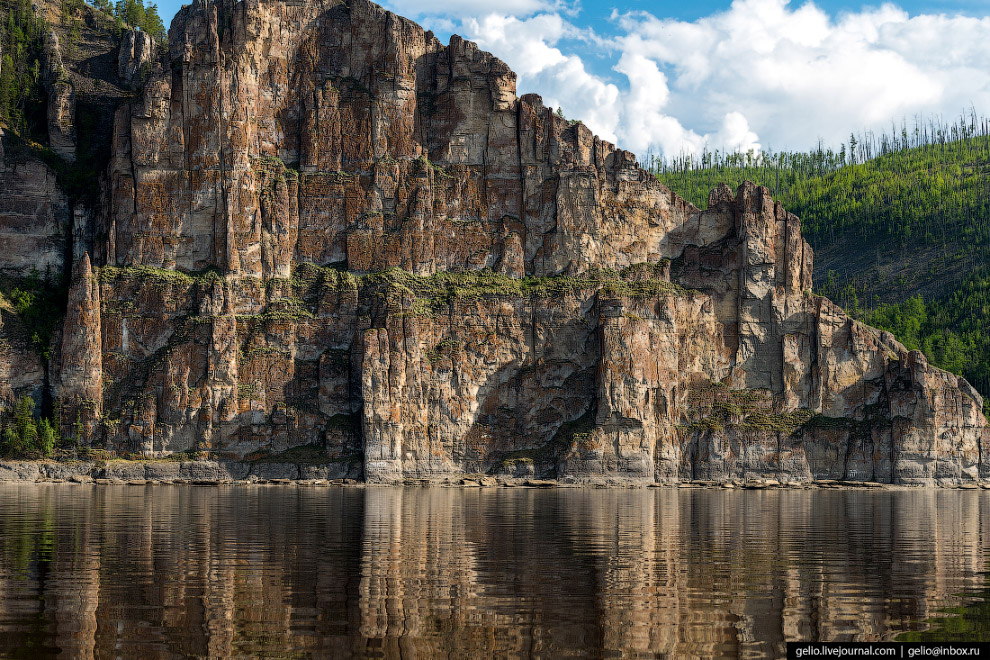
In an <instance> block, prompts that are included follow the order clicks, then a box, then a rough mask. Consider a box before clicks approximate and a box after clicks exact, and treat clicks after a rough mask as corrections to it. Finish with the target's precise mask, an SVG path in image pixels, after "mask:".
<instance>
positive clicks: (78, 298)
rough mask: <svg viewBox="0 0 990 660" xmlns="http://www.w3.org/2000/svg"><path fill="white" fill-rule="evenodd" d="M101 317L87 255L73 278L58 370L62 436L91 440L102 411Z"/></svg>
mask: <svg viewBox="0 0 990 660" xmlns="http://www.w3.org/2000/svg"><path fill="white" fill-rule="evenodd" d="M101 315H102V312H101V305H100V288H99V284H98V283H97V281H96V279H95V278H94V277H93V270H92V266H91V264H90V260H89V254H88V253H86V254H83V256H82V259H81V260H80V261H79V262H78V264H77V266H76V270H75V272H74V273H73V274H72V287H71V288H70V290H69V301H68V306H67V309H66V315H65V328H66V331H65V333H64V334H63V339H62V351H61V353H62V356H61V357H62V364H61V369H60V370H59V374H60V376H61V388H62V391H63V392H64V393H65V394H64V396H63V402H62V404H63V407H64V410H63V415H62V422H63V425H64V426H65V428H63V429H62V432H63V434H64V435H70V434H72V435H74V436H75V437H76V439H77V440H83V441H84V440H85V439H87V438H89V437H92V435H93V434H94V432H95V431H96V430H97V427H98V424H99V421H100V415H101V413H102V408H103V381H104V378H103V350H102V349H103V347H102V332H101V330H102V325H103V324H102V319H101Z"/></svg>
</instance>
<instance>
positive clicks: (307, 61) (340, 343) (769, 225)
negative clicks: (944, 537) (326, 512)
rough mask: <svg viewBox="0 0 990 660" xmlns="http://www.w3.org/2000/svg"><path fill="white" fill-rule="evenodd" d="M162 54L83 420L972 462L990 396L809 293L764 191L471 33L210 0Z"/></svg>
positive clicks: (381, 455) (832, 472)
mask: <svg viewBox="0 0 990 660" xmlns="http://www.w3.org/2000/svg"><path fill="white" fill-rule="evenodd" d="M136 38H137V37H135V36H134V35H132V37H131V39H132V41H133V40H134V39H136ZM127 43H129V42H126V41H125V46H126V44H127ZM139 51H141V49H140V48H138V46H137V45H136V42H135V43H132V44H131V45H130V46H126V47H125V48H122V50H121V60H120V62H121V71H122V77H123V76H124V73H126V72H127V71H130V70H131V69H134V68H135V67H136V68H145V69H147V68H149V67H146V66H144V64H143V61H144V60H142V56H141V55H140V54H139ZM141 52H143V51H141ZM125 60H126V62H125ZM139 61H141V62H142V63H140V64H138V62H139ZM150 69H151V73H150V76H149V78H148V79H147V81H146V82H145V85H144V89H143V94H142V96H141V98H140V99H139V100H138V102H136V103H135V104H133V105H130V106H128V107H124V108H122V109H121V110H120V111H119V112H118V114H117V117H116V122H115V131H114V136H113V145H112V146H113V157H112V160H111V164H110V168H109V172H108V192H107V195H106V204H105V208H104V209H103V213H102V216H101V217H102V220H101V223H102V226H101V228H99V229H98V230H97V231H94V232H93V245H94V252H95V254H96V257H95V264H97V265H96V266H94V267H90V265H89V263H88V260H87V259H85V258H84V259H83V263H84V267H81V268H79V269H78V270H77V276H76V280H75V282H76V283H75V284H74V286H73V290H72V293H71V294H70V300H71V302H70V313H69V317H68V318H67V319H66V323H65V339H64V345H63V361H62V375H61V390H60V395H61V396H62V397H63V399H73V400H75V401H79V402H95V403H92V404H89V405H90V408H89V409H90V410H92V411H93V414H92V415H91V416H90V417H88V418H86V419H88V420H89V421H88V422H87V424H88V426H87V427H86V428H87V431H86V432H87V438H88V439H89V440H90V441H92V442H95V443H101V444H106V445H107V446H109V447H111V448H117V449H124V450H130V451H143V452H145V453H169V452H174V451H182V450H189V449H207V450H210V451H213V452H215V453H216V454H218V455H220V456H221V457H222V456H230V457H234V456H236V457H248V458H251V457H261V456H263V455H265V454H284V455H286V456H293V455H296V456H302V455H306V456H309V457H311V458H312V457H316V458H318V459H319V460H321V461H323V462H326V463H331V464H336V465H338V466H339V468H340V471H341V473H345V472H348V471H352V472H353V470H355V469H359V470H360V469H363V472H364V476H365V477H366V478H367V479H369V480H381V481H389V480H395V479H399V478H402V477H404V476H421V477H422V476H434V475H445V474H456V473H463V472H499V473H505V474H512V475H538V476H552V477H556V478H558V479H565V480H566V479H575V480H620V481H621V480H626V481H654V480H659V481H677V480H680V479H718V480H724V479H730V478H740V479H746V478H751V477H774V478H782V479H811V478H843V479H854V480H881V481H907V482H915V481H918V482H932V481H960V480H975V479H978V478H980V477H981V471H982V470H983V467H982V463H981V447H982V442H983V440H984V437H983V436H984V433H985V430H984V429H985V420H984V418H983V415H982V412H981V407H982V401H981V400H980V397H979V395H978V394H976V392H975V391H974V390H973V389H972V388H971V387H969V385H968V384H966V383H965V382H964V381H962V380H961V379H959V378H957V377H955V376H952V375H950V374H947V373H945V372H942V371H939V370H938V369H934V368H932V367H930V366H928V365H927V363H926V362H925V361H924V358H923V357H922V356H921V355H920V354H917V353H909V352H908V351H906V350H905V349H904V348H903V347H902V346H900V345H899V344H897V343H896V342H895V341H894V340H893V338H891V337H890V336H889V335H884V334H882V333H880V332H878V331H876V330H873V329H871V328H868V327H866V326H863V325H861V324H859V323H857V322H855V321H853V320H851V319H849V318H847V317H846V316H845V315H844V314H843V312H842V311H841V310H840V309H839V308H837V307H836V306H834V305H832V304H831V303H830V302H828V301H827V300H825V299H822V298H819V297H816V296H813V295H812V294H811V293H810V291H811V288H812V283H811V272H812V262H813V259H812V252H811V249H810V247H809V246H808V244H807V243H806V242H805V241H804V240H803V238H802V237H801V232H800V222H799V220H798V219H797V218H796V217H795V216H793V215H791V214H788V213H787V212H786V211H784V209H782V208H781V206H780V205H779V204H776V203H774V202H773V200H771V199H770V197H769V194H768V193H767V191H766V189H762V188H757V187H755V186H752V185H748V184H747V185H744V186H742V187H740V189H739V190H738V191H730V190H728V189H727V188H724V187H722V188H719V189H717V190H715V191H713V192H712V195H711V198H710V200H709V205H708V207H709V208H708V209H707V210H704V211H702V210H698V209H695V208H694V207H693V206H691V205H689V204H687V203H685V202H684V201H683V200H681V199H679V198H678V197H677V196H675V195H673V194H672V193H671V192H670V191H668V190H667V189H666V188H664V187H663V186H662V185H660V184H659V183H658V182H657V181H656V179H655V178H654V177H652V176H651V175H650V174H649V173H647V172H645V171H643V170H641V169H640V168H639V167H638V166H637V164H636V163H635V158H634V156H633V155H632V154H629V153H628V152H625V151H622V150H620V149H616V148H615V147H614V146H612V145H611V144H608V143H606V142H603V141H601V140H599V139H598V138H596V137H595V136H593V135H592V134H591V132H590V131H589V130H588V129H587V128H586V127H585V126H584V125H583V124H580V123H576V124H570V123H569V122H567V121H565V120H563V119H561V118H559V117H556V116H555V115H554V114H553V113H552V112H551V111H550V110H549V109H548V108H545V107H544V106H543V104H542V102H541V100H540V99H539V97H537V96H535V95H528V96H524V97H522V98H517V97H516V95H515V76H514V74H513V73H512V72H511V71H510V70H509V69H508V68H507V67H506V66H505V65H504V64H503V63H502V62H500V61H498V60H497V59H495V58H494V57H492V56H491V55H489V54H487V53H483V52H481V51H479V50H478V49H477V47H476V46H475V45H474V44H472V43H470V42H466V41H463V40H461V39H459V38H457V37H454V38H452V40H451V42H450V44H449V45H447V46H444V45H442V44H441V43H440V42H439V41H438V40H437V39H435V38H434V37H433V35H432V34H431V33H429V32H424V31H423V30H422V29H421V28H419V27H418V26H417V25H415V24H413V23H412V22H410V21H407V20H405V19H402V18H400V17H397V16H395V15H394V14H391V13H389V12H386V11H384V10H383V9H381V8H380V7H378V6H376V5H373V4H371V3H369V2H367V1H366V0H350V1H349V2H330V3H326V4H322V5H314V4H297V3H286V2H274V1H269V0H265V1H260V0H253V1H250V2H238V3H234V2H230V1H229V0H220V1H218V2H204V1H197V2H196V3H194V4H193V5H192V6H190V7H187V8H184V9H183V10H181V11H180V13H179V14H178V16H177V17H176V19H175V21H174V22H173V25H172V30H171V33H170V43H169V50H168V53H167V55H166V56H165V58H164V60H163V61H159V62H154V63H153V64H152V66H151V67H150ZM98 237H100V238H99V239H98ZM102 237H105V240H103V238H102ZM77 416H78V415H77ZM287 452H288V453H287ZM355 466H357V467H356V468H355Z"/></svg>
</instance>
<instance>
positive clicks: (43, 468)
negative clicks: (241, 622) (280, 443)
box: [0, 459, 990, 490]
mask: <svg viewBox="0 0 990 660" xmlns="http://www.w3.org/2000/svg"><path fill="white" fill-rule="evenodd" d="M15 482H17V483H54V484H58V483H69V484H94V485H132V486H140V485H147V484H167V485H194V486H222V485H296V486H357V487H363V486H366V485H369V483H368V482H365V481H364V480H363V479H361V478H360V475H359V474H358V475H355V474H354V471H353V468H352V467H349V466H348V465H342V464H333V463H330V464H322V465H312V464H297V463H251V462H246V461H209V460H203V461H170V460H147V461H140V460H137V461H136V460H123V459H118V460H97V461H86V460H79V461H0V483H15ZM371 485H387V486H437V487H466V488H471V487H481V488H484V487H506V488H513V487H521V488H581V487H585V488H679V489H692V488H698V489H703V488H717V489H724V490H733V489H740V490H765V489H794V490H809V489H860V490H862V489H867V490H869V489H879V490H892V489H897V490H899V489H918V488H948V489H956V490H981V489H982V490H990V482H985V483H975V482H968V483H936V482H932V483H927V484H917V483H916V484H890V483H879V482H875V481H850V480H835V479H819V480H810V481H782V480H778V479H772V478H754V479H732V480H726V481H712V480H693V481H679V482H669V483H660V482H646V481H633V480H618V479H580V480H578V479H574V478H572V477H568V478H566V479H564V480H562V481H557V480H554V479H536V478H532V477H525V476H523V477H518V476H507V475H497V476H495V475H488V474H485V475H482V474H468V475H445V476H443V477H435V478H408V479H403V480H401V481H397V482H394V483H389V484H375V483H372V484H371Z"/></svg>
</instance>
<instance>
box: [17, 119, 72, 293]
mask: <svg viewBox="0 0 990 660" xmlns="http://www.w3.org/2000/svg"><path fill="white" fill-rule="evenodd" d="M0 190H3V194H2V195H0V274H6V275H18V276H23V275H27V274H28V273H30V272H31V271H32V270H36V271H38V272H39V273H41V274H44V273H46V272H48V273H50V274H52V275H54V276H58V275H61V273H62V269H63V264H64V262H65V246H66V236H67V233H68V232H69V228H70V222H71V219H70V213H69V201H68V199H67V197H66V195H65V193H64V192H62V190H61V189H60V188H59V186H58V183H57V181H56V178H55V173H54V172H52V170H51V169H50V168H49V167H48V166H47V165H45V163H43V162H42V161H41V160H39V159H38V158H37V157H35V156H34V155H33V154H31V153H30V152H29V151H28V150H27V149H23V148H21V145H20V143H19V141H17V140H16V138H12V137H11V136H9V135H5V134H4V133H3V131H2V130H0Z"/></svg>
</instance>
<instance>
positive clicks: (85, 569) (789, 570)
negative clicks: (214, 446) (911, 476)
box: [0, 484, 990, 660]
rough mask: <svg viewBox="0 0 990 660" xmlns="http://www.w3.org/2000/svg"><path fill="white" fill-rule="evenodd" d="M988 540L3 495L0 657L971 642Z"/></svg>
mask: <svg viewBox="0 0 990 660" xmlns="http://www.w3.org/2000/svg"><path fill="white" fill-rule="evenodd" d="M988 537H990V493H983V492H971V491H949V490H911V491H882V492H869V491H747V492H737V491H717V490H712V491H710V490H670V489H655V490H654V489H650V490H594V489H559V490H530V489H526V490H521V489H496V488H491V489H463V490H461V489H443V488H372V487H369V488H363V489H362V488H305V487H297V486H255V487H248V486H243V487H242V486H224V487H198V486H168V485H156V486H86V485H68V484H58V485H56V484H52V485H45V484H8V485H2V486H0V655H2V656H4V657H23V658H42V657H55V656H58V657H63V658H93V657H96V658H118V657H119V658H142V659H144V658H181V657H210V658H225V657H272V658H308V657H313V658H403V659H406V660H409V659H415V658H423V659H432V658H579V657H581V658H583V657H588V658H658V657H660V658H663V657H667V658H710V657H724V658H772V657H781V656H782V655H783V653H784V644H783V643H784V642H785V641H797V640H829V641H833V640H834V641H839V640H884V639H893V638H894V637H895V636H897V635H899V634H901V635H903V634H904V633H905V632H908V636H909V637H910V635H911V634H912V633H910V632H909V631H919V630H924V629H927V628H930V627H934V628H935V629H936V633H913V634H914V635H915V636H917V635H919V634H928V635H932V634H935V635H942V634H948V635H951V634H966V635H973V634H980V631H983V630H985V628H984V622H985V621H986V620H987V617H985V616H984V612H983V605H982V602H983V601H982V600H981V597H982V596H983V595H985V591H984V590H985V585H986V580H985V575H984V571H985V570H986V566H987V557H986V555H985V551H984V548H985V547H986V545H987V541H988V540H990V538H988ZM947 608H954V609H952V610H951V611H949V610H948V609H947ZM933 617H942V619H941V621H936V622H934V623H933V622H932V621H931V619H932V618H933ZM946 617H948V618H946ZM937 631H942V632H937ZM946 631H949V632H946ZM953 631H955V632H953ZM960 631H962V632H960ZM974 631H975V632H974Z"/></svg>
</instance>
